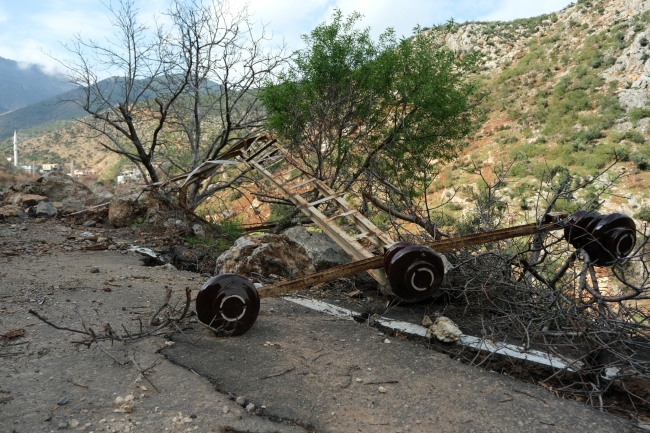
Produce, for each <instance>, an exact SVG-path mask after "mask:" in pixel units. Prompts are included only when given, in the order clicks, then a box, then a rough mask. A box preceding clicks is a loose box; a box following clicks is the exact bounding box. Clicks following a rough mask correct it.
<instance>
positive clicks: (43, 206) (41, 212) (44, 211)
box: [36, 201, 59, 217]
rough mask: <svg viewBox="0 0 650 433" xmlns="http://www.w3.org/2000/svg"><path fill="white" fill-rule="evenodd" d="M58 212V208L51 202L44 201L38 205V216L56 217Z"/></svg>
mask: <svg viewBox="0 0 650 433" xmlns="http://www.w3.org/2000/svg"><path fill="white" fill-rule="evenodd" d="M58 212H59V211H58V210H57V208H56V206H54V205H53V204H52V203H50V202H49V201H42V202H40V203H39V204H37V205H36V216H48V217H53V216H56V214H57V213H58Z"/></svg>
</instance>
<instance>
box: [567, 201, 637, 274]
mask: <svg viewBox="0 0 650 433" xmlns="http://www.w3.org/2000/svg"><path fill="white" fill-rule="evenodd" d="M564 238H565V239H566V240H567V241H568V242H569V243H570V244H571V245H573V246H574V247H575V248H577V249H580V248H582V249H584V250H585V251H586V253H587V254H588V255H589V258H590V260H591V262H592V263H593V264H594V265H596V266H612V265H613V264H614V263H615V262H616V260H618V259H620V258H623V257H627V256H628V255H629V254H630V253H631V252H632V250H633V249H634V245H635V244H636V224H634V220H633V219H632V218H630V217H629V216H627V215H623V214H621V213H618V212H616V213H613V214H609V215H601V214H599V213H598V212H595V211H591V212H587V211H577V212H575V213H574V214H573V215H571V216H570V217H569V219H568V221H567V225H566V227H565V228H564Z"/></svg>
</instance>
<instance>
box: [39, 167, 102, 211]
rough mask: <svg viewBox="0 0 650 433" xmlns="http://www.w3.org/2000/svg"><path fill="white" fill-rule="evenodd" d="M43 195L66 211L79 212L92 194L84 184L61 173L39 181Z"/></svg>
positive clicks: (47, 176)
mask: <svg viewBox="0 0 650 433" xmlns="http://www.w3.org/2000/svg"><path fill="white" fill-rule="evenodd" d="M39 181H40V183H41V194H42V195H44V196H46V197H48V198H49V199H50V201H52V202H59V203H60V204H61V207H62V209H63V210H64V211H66V212H70V211H79V210H81V209H83V208H84V207H85V202H86V200H87V199H88V197H90V195H91V194H92V192H91V191H90V189H89V188H88V187H87V186H86V185H84V184H83V183H81V182H79V181H77V180H76V179H73V178H71V177H70V176H68V175H67V174H63V173H61V172H56V171H53V172H50V173H48V174H46V175H45V176H44V177H43V178H41V179H39Z"/></svg>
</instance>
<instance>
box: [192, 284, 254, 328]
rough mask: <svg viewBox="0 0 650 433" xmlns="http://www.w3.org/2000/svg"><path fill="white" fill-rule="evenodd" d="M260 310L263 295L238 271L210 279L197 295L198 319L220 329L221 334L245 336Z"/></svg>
mask: <svg viewBox="0 0 650 433" xmlns="http://www.w3.org/2000/svg"><path fill="white" fill-rule="evenodd" d="M259 312H260V297H259V294H258V293H257V289H256V288H255V285H254V284H253V283H252V282H251V281H250V280H249V279H248V278H244V277H242V276H241V275H237V274H220V275H216V276H214V277H212V278H210V279H209V280H208V281H206V283H205V284H204V285H203V287H201V290H200V291H199V294H198V295H197V296H196V314H197V315H198V317H199V320H200V321H201V322H202V323H204V324H206V325H208V326H210V327H211V328H214V329H216V330H217V331H218V335H242V334H244V333H245V332H246V331H248V330H249V329H250V328H251V327H252V326H253V324H254V323H255V320H257V315H258V314H259Z"/></svg>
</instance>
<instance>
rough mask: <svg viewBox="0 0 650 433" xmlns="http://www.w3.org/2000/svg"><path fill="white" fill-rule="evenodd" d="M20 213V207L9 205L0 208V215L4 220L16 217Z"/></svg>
mask: <svg viewBox="0 0 650 433" xmlns="http://www.w3.org/2000/svg"><path fill="white" fill-rule="evenodd" d="M22 211H23V209H22V208H21V207H20V206H16V205H11V204H10V205H6V206H3V207H0V214H2V215H4V217H5V218H9V217H13V216H16V215H18V214H19V213H21V212H22Z"/></svg>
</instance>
